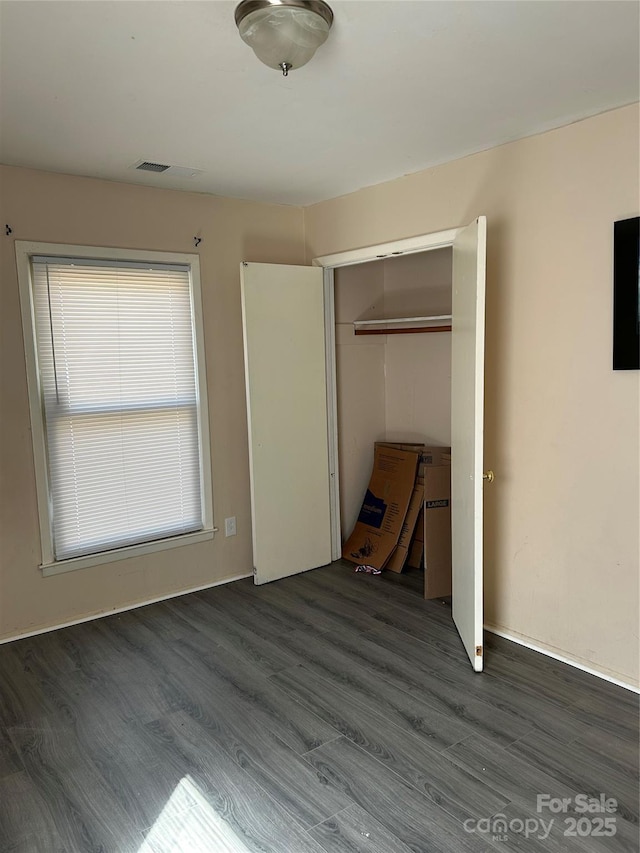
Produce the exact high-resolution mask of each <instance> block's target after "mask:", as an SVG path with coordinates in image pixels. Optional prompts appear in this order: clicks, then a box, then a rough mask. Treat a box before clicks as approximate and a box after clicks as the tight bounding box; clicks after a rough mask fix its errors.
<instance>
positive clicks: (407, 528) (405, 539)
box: [385, 479, 424, 572]
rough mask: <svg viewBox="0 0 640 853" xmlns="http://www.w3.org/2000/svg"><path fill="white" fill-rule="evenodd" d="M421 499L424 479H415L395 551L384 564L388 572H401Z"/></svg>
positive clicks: (421, 502)
mask: <svg viewBox="0 0 640 853" xmlns="http://www.w3.org/2000/svg"><path fill="white" fill-rule="evenodd" d="M423 501H424V480H422V479H416V483H415V486H414V489H413V494H412V495H411V500H410V501H409V508H408V509H407V514H406V516H405V519H404V524H403V525H402V530H401V531H400V538H399V539H398V545H397V546H396V549H395V551H394V552H393V554H392V555H391V557H390V558H389V560H388V562H387V563H386V565H385V569H388V570H389V571H390V572H401V571H402V569H403V568H404V564H405V563H406V561H407V557H408V556H409V546H410V545H411V539H412V537H413V534H414V531H415V529H416V523H417V521H418V516H419V515H420V512H421V510H422V504H423Z"/></svg>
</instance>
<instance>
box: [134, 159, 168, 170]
mask: <svg viewBox="0 0 640 853" xmlns="http://www.w3.org/2000/svg"><path fill="white" fill-rule="evenodd" d="M135 168H136V169H139V170H140V171H141V172H166V171H167V169H169V168H171V167H170V166H165V165H164V163H149V162H148V161H147V160H145V161H144V162H142V163H138V165H137V166H136V167H135Z"/></svg>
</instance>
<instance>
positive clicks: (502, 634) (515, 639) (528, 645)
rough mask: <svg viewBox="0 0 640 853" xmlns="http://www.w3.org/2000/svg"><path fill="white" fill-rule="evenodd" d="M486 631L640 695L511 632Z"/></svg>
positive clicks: (635, 689) (639, 690) (489, 627)
mask: <svg viewBox="0 0 640 853" xmlns="http://www.w3.org/2000/svg"><path fill="white" fill-rule="evenodd" d="M484 630H485V631H488V632H489V633H490V634H497V635H498V637H504V638H505V640H511V642H512V643H517V644H518V645H519V646H524V647H525V648H527V649H532V651H534V652H540V654H541V655H546V656H547V657H550V658H553V659H554V660H559V661H560V662H561V663H566V664H569V666H574V667H575V668H576V669H580V670H582V672H588V673H589V675H595V676H597V677H598V678H602V679H603V681H609V682H610V683H611V684H617V685H618V687H624V689H625V690H631V692H632V693H640V688H638V687H636V686H635V685H634V684H628V683H627V682H626V681H621V680H620V679H619V678H614V677H613V676H611V675H606V674H605V673H604V672H600V671H599V670H597V669H593V668H592V667H590V666H585V665H584V664H582V663H578V662H577V661H575V660H571V658H567V657H564V656H563V655H558V654H556V653H555V652H550V651H549V649H545V648H544V646H537V645H536V644H535V643H531V642H529V640H523V639H522V637H518V636H517V635H516V634H510V633H509V631H503V630H502V629H501V628H494V627H493V626H492V625H485V626H484Z"/></svg>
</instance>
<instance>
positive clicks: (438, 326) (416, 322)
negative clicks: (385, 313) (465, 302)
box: [353, 314, 451, 335]
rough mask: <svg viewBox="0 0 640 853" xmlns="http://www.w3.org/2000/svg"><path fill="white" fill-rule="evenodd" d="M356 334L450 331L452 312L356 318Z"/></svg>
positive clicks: (354, 326) (405, 333) (354, 327)
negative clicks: (372, 318) (368, 318)
mask: <svg viewBox="0 0 640 853" xmlns="http://www.w3.org/2000/svg"><path fill="white" fill-rule="evenodd" d="M353 329H354V333H355V334H356V335H408V334H418V333H421V332H450V331H451V314H435V315H432V316H430V317H387V318H386V319H383V320H354V323H353Z"/></svg>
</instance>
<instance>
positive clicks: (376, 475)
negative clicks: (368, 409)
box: [342, 444, 418, 569]
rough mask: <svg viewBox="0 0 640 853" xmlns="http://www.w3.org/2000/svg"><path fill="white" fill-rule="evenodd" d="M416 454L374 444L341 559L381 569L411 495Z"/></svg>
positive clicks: (390, 550)
mask: <svg viewBox="0 0 640 853" xmlns="http://www.w3.org/2000/svg"><path fill="white" fill-rule="evenodd" d="M417 464H418V454H417V453H415V452H412V451H406V450H402V449H400V448H397V447H388V446H382V445H378V444H376V446H375V453H374V460H373V471H372V473H371V479H370V480H369V487H368V488H367V492H366V495H365V498H364V501H363V503H362V508H361V509H360V515H359V516H358V520H357V521H356V525H355V527H354V528H353V532H352V534H351V536H350V537H349V538H348V539H347V541H346V542H345V543H344V546H343V549H342V556H343V557H344V559H345V560H350V561H351V562H352V563H366V564H367V565H369V566H374V567H375V568H376V569H382V568H383V567H384V565H385V563H386V562H387V561H388V559H389V557H390V556H391V554H392V553H393V550H394V549H395V547H396V545H397V544H398V540H399V538H400V534H401V533H402V525H403V524H404V520H405V516H406V514H407V509H408V507H409V502H410V501H411V497H412V495H413V491H414V486H415V478H416V468H417Z"/></svg>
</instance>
